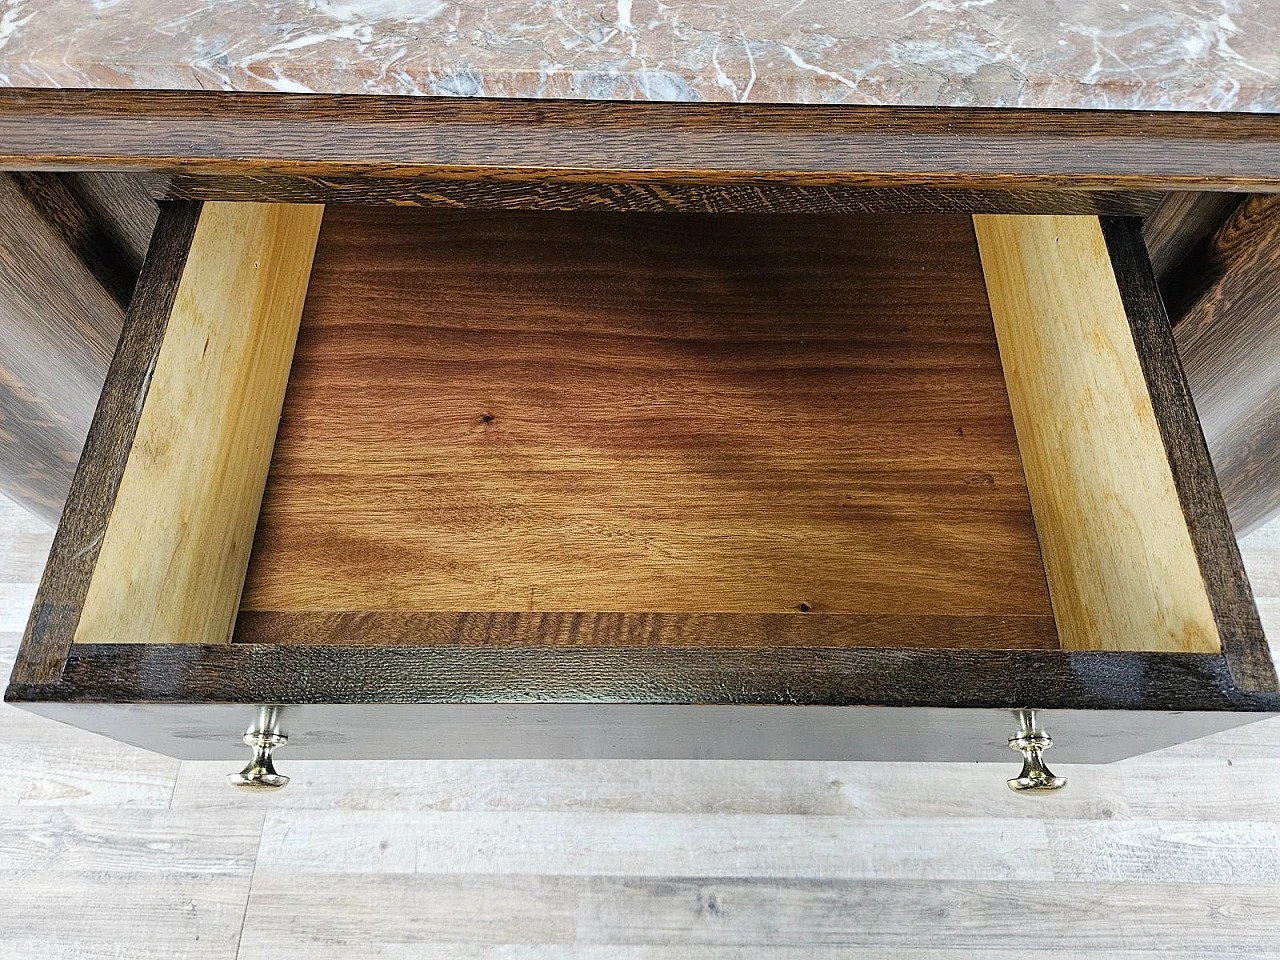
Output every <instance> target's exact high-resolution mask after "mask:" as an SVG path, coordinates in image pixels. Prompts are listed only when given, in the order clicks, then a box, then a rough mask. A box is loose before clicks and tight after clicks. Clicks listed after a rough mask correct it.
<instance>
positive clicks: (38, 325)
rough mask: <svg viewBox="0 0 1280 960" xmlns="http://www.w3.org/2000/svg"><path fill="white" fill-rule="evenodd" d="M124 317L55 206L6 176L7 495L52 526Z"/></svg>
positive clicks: (2, 191) (2, 249)
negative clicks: (51, 207) (53, 211)
mask: <svg viewBox="0 0 1280 960" xmlns="http://www.w3.org/2000/svg"><path fill="white" fill-rule="evenodd" d="M123 322H124V307H123V306H122V305H121V304H120V303H119V301H118V300H116V299H114V298H113V297H112V295H111V294H110V292H109V291H108V290H107V288H105V287H104V286H103V285H102V283H101V282H100V280H99V277H98V276H96V275H95V273H94V272H93V271H92V270H91V269H90V267H89V266H88V265H87V264H86V263H85V262H84V261H83V260H82V258H81V256H80V252H79V250H78V249H77V247H76V245H75V244H73V243H71V242H69V241H68V239H67V236H66V235H65V233H64V232H63V231H62V230H61V229H60V225H59V223H58V222H57V221H56V220H54V219H51V217H50V211H48V210H47V209H46V208H45V206H44V205H42V204H40V203H37V202H35V201H33V200H32V197H31V195H30V194H29V192H28V191H27V190H25V189H24V188H23V184H22V182H21V181H20V180H19V179H17V178H15V177H14V176H13V175H10V174H0V492H3V493H6V494H8V495H9V496H11V497H13V498H14V499H16V500H18V501H19V502H21V503H22V504H24V505H25V506H27V507H28V508H29V509H32V510H35V511H37V512H38V513H39V514H40V516H41V517H43V518H44V519H45V520H47V521H49V522H51V523H52V522H56V521H57V519H58V514H59V513H60V511H61V510H62V504H63V500H64V499H65V497H66V495H67V489H68V488H69V487H70V485H71V475H72V473H73V471H74V470H75V466H76V460H77V458H78V457H79V455H80V448H81V445H82V444H83V443H84V438H85V434H86V433H87V431H88V429H89V421H90V419H91V418H92V417H93V411H94V407H95V406H96V404H97V401H98V394H99V392H100V391H101V389H102V382H103V379H104V378H105V376H106V371H107V365H108V363H109V362H110V360H111V354H112V352H113V350H114V348H115V342H116V338H117V337H118V336H119V334H120V326H121V324H122V323H123Z"/></svg>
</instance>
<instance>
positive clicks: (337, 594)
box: [242, 207, 1049, 646]
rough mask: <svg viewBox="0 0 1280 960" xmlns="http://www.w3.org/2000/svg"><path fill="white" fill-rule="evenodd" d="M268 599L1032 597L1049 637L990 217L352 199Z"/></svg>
mask: <svg viewBox="0 0 1280 960" xmlns="http://www.w3.org/2000/svg"><path fill="white" fill-rule="evenodd" d="M406 290H413V291H422V294H421V295H419V296H415V297H411V298H406V297H405V295H404V292H405V291H406ZM242 606H243V608H244V609H245V610H246V611H286V612H287V611H387V612H392V613H396V614H405V613H428V612H450V611H470V612H480V611H492V612H503V611H508V612H519V611H549V612H554V611H584V612H590V611H608V612H616V613H628V612H632V613H647V612H667V613H678V612H692V613H698V612H708V613H725V614H730V613H738V614H778V613H784V612H789V613H792V614H797V611H799V612H800V613H799V614H797V615H802V614H803V613H805V612H810V611H811V612H813V613H819V614H820V613H848V614H884V615H890V616H899V617H901V616H934V617H944V616H956V617H970V616H972V617H980V618H991V617H1007V616H1013V617H1016V616H1026V617H1030V618H1036V622H1035V623H1034V624H1032V625H1030V627H1031V628H1030V629H1029V630H1028V632H1027V637H1026V639H1025V640H1023V641H1022V642H1021V643H1019V644H1018V645H1019V646H1022V645H1026V644H1029V643H1036V642H1041V643H1042V642H1044V640H1045V639H1046V635H1045V631H1044V624H1045V618H1046V617H1047V616H1048V615H1049V608H1048V599H1047V594H1046V589H1045V584H1044V579H1043V573H1042V570H1041V567H1040V561H1039V552H1038V548H1037V545H1036V540H1035V534H1034V530H1033V528H1032V523H1031V519H1030V509H1029V505H1028V502H1027V498H1026V490H1025V485H1024V482H1023V480H1022V476H1021V468H1020V465H1019V460H1018V451H1017V446H1016V442H1015V438H1014V435H1013V426H1012V420H1011V418H1010V414H1009V410H1008V404H1007V400H1006V398H1005V393H1004V382H1003V378H1002V376H1001V372H1000V366H999V359H998V356H997V352H996V346H995V339H994V335H993V332H992V330H991V322H990V318H989V313H988V309H987V304H986V299H985V295H984V291H983V286H982V279H981V275H980V271H979V266H978V261H977V256H976V252H975V250H974V245H973V236H972V231H971V228H970V226H969V221H968V219H967V218H964V217H955V218H938V217H934V218H928V217H921V218H900V219H894V220H889V221H886V220H883V219H870V218H862V219H859V218H808V217H778V216H769V217H749V216H738V217H732V218H724V217H702V216H696V215H688V216H684V217H668V216H662V215H657V216H644V215H625V216H623V215H585V214H576V215H556V214H512V213H505V214H503V213H495V214H489V215H481V214H476V213H468V214H455V213H445V212H427V211H421V212H417V211H409V210H394V211H392V210H386V209H382V208H377V209H374V208H370V209H360V208H348V207H343V208H334V209H333V210H331V212H330V215H329V217H328V219H327V220H326V225H325V228H324V230H323V233H322V237H321V241H320V246H319V249H318V252H317V256H316V263H315V268H314V273H313V279H312V284H311V291H310V293H309V295H308V301H307V308H306V312H305V315H304V320H303V329H302V333H301V335H300V338H299V344H298V350H297V355H296V359H295V362H294V369H293V374H292V378H291V382H290V386H289V391H288V395H287V397H286V400H285V408H284V413H283V416H282V419H281V426H280V431H279V436H278V441H277V447H276V452H275V455H274V458H273V461H272V467H271V474H270V479H269V481H268V485H267V491H266V494H265V495H264V499H263V506H262V513H261V519H260V523H259V527H258V533H257V537H256V542H255V548H254V554H253V558H252V561H251V563H250V568H249V573H248V576H247V580H246V585H245V592H244V598H243V603H242ZM541 623H542V624H543V625H544V626H545V625H546V623H547V621H545V620H544V621H541ZM887 627H888V630H887V632H888V633H890V634H891V635H893V634H898V635H899V639H898V641H897V642H910V640H909V638H906V637H902V636H901V629H900V628H899V627H898V626H896V625H893V624H892V623H890V624H887ZM799 630H800V633H799V634H798V635H799V636H802V637H804V636H807V637H809V638H810V639H813V638H815V637H817V636H821V637H823V639H824V640H829V641H830V642H866V641H867V640H869V639H873V636H874V631H869V630H867V628H866V627H865V625H863V626H862V627H860V628H854V629H850V630H848V631H847V639H845V640H843V641H841V640H840V638H839V629H838V628H837V627H831V626H824V627H821V628H819V627H817V625H815V626H814V627H812V628H808V629H806V628H799ZM626 632H627V631H623V635H626ZM642 632H644V631H642ZM678 632H679V633H680V634H682V635H685V636H689V637H690V639H691V640H694V642H696V640H695V637H694V636H693V635H695V634H696V633H697V631H691V630H688V629H685V630H680V631H678ZM784 632H785V631H784ZM373 633H374V634H375V635H379V634H380V631H378V630H374V631H373ZM450 633H451V630H450V629H448V628H447V627H446V629H444V630H440V629H438V628H437V629H429V630H424V631H423V632H422V633H421V634H418V636H419V638H420V639H421V641H422V642H429V641H430V640H432V639H433V638H437V637H439V638H440V639H443V638H447V637H448V636H450ZM472 633H473V634H475V631H472ZM582 633H583V634H584V635H587V636H591V635H595V636H597V637H604V636H607V634H605V633H597V632H595V631H593V630H592V629H590V628H588V629H585V630H583V631H582ZM724 633H725V638H724V640H723V641H722V642H730V640H731V639H732V638H737V639H738V640H740V639H741V637H742V636H743V631H741V630H738V629H735V627H734V625H733V624H730V623H728V622H726V624H725V627H724ZM747 633H748V635H750V634H752V633H755V634H756V635H757V637H758V639H759V642H767V637H768V635H769V632H768V631H767V630H765V631H763V632H760V631H754V630H753V631H748V632H747ZM982 633H984V628H982V627H979V628H978V629H977V630H973V629H972V628H969V627H964V626H963V625H961V626H959V628H958V629H957V630H955V631H952V632H951V634H950V635H951V636H953V637H955V638H960V637H962V636H964V635H966V634H968V635H970V636H972V637H975V638H976V637H978V636H979V635H980V634H982ZM494 635H495V634H492V633H490V632H489V631H488V630H484V631H482V633H481V634H480V636H494ZM535 635H536V636H538V637H540V638H541V642H563V639H562V631H559V630H557V629H550V630H540V631H537V632H536V634H535ZM948 635H949V634H948V633H943V634H942V635H941V636H937V637H933V636H930V635H928V634H925V635H921V636H918V637H917V638H916V642H915V645H922V644H923V645H931V644H933V643H941V642H945V640H946V637H947V636H948ZM707 637H708V641H709V642H711V639H712V638H713V637H714V632H713V631H710V630H709V631H708V633H707Z"/></svg>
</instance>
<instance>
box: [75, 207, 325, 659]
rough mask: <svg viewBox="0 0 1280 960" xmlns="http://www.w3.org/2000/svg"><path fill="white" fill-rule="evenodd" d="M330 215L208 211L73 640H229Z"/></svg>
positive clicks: (150, 377)
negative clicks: (320, 238) (314, 264)
mask: <svg viewBox="0 0 1280 960" xmlns="http://www.w3.org/2000/svg"><path fill="white" fill-rule="evenodd" d="M323 212H324V208H323V207H320V206H316V205H307V204H261V203H209V204H205V205H204V207H203V208H202V210H201V211H200V219H199V222H198V224H197V225H196V229H195V234H194V236H193V237H192V240H191V246H190V248H189V250H188V253H187V257H186V263H185V265H184V267H183V270H182V276H181V279H180V280H179V281H178V286H177V291H176V293H175V294H174V301H173V308H172V311H171V312H170V315H169V318H168V321H167V324H166V330H165V334H164V342H163V345H162V346H161V347H160V349H159V351H158V353H156V355H155V360H154V363H153V364H152V366H151V368H150V370H149V371H148V373H147V381H148V382H147V387H146V392H145V399H144V400H143V405H142V410H141V413H140V415H139V418H138V423H137V428H136V432H135V433H134V437H133V442H132V445H131V449H130V451H129V455H128V458H127V460H126V462H125V465H124V469H123V471H122V472H121V475H120V478H119V483H118V485H117V487H116V489H115V496H114V501H113V503H112V507H111V512H110V515H109V517H108V518H107V519H106V522H105V523H103V524H102V525H101V526H100V527H99V528H98V529H97V531H96V534H95V539H96V540H97V541H99V542H100V543H101V546H100V547H99V549H98V555H97V560H96V562H95V565H94V570H93V574H92V576H91V578H90V581H89V588H88V591H87V593H86V594H85V598H84V604H83V606H82V608H81V610H80V617H79V623H78V624H77V626H76V633H75V640H74V642H76V643H220V642H229V641H230V639H231V629H232V625H233V623H234V622H235V616H236V610H237V608H238V606H239V599H240V591H241V587H242V585H243V583H244V570H245V566H246V565H247V564H248V561H249V548H250V545H251V543H252V539H253V528H254V525H255V523H256V521H257V516H258V504H259V502H260V500H261V497H262V487H263V484H264V483H265V482H266V475H267V466H268V463H269V462H270V459H271V450H272V446H273V444H274V441H275V433H276V424H277V422H278V420H279V417H280V405H281V403H282V402H283V400H284V392H285V383H286V381H287V380H288V377H289V364H290V362H291V360H292V358H293V347H294V341H295V340H296V338H297V333H298V322H299V318H300V317H301V314H302V304H303V300H304V298H305V296H306V290H307V279H308V277H309V275H310V270H311V258H312V254H313V253H314V251H315V243H316V237H317V235H318V234H319V232H320V220H321V217H322V216H323Z"/></svg>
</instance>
